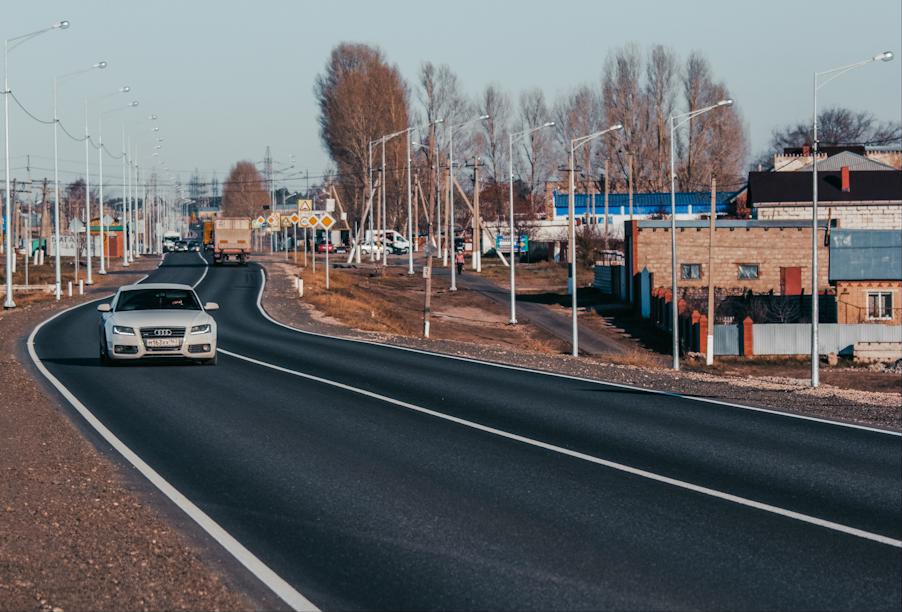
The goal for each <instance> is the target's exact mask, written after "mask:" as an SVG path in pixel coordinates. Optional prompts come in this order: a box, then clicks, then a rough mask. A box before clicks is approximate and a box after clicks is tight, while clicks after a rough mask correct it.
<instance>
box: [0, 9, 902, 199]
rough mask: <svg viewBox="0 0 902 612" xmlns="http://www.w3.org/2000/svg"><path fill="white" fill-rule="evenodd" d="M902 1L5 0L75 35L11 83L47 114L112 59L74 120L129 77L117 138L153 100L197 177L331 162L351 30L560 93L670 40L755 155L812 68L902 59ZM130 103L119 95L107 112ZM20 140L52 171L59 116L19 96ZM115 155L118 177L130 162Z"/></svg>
mask: <svg viewBox="0 0 902 612" xmlns="http://www.w3.org/2000/svg"><path fill="white" fill-rule="evenodd" d="M900 4H902V3H900V2H899V0H857V1H856V2H854V3H850V2H848V1H844V0H819V1H816V0H808V1H804V2H787V1H785V0H782V1H777V0H763V1H758V2H731V1H728V2H724V1H723V0H697V1H686V2H681V3H677V2H671V1H669V0H633V1H631V2H628V3H624V2H616V3H615V2H602V1H573V2H562V3H548V2H538V1H536V0H520V1H519V2H517V3H502V2H487V1H485V0H482V1H472V0H456V1H455V2H441V3H439V2H431V1H427V0H420V1H413V0H411V1H405V2H402V1H397V2H392V1H388V2H380V3H377V2H362V1H347V2H288V1H279V2H276V1H271V0H258V1H256V2H251V3H241V4H240V5H239V4H238V3H233V2H228V1H226V2H214V1H210V0H203V1H200V0H190V1H183V2H172V1H169V0H156V1H155V2H136V1H115V2H114V1H106V0H105V1H101V0H94V1H91V0H83V1H81V2H77V3H76V2H71V1H63V0H42V1H39V2H16V3H15V4H12V3H7V5H6V6H4V19H3V20H2V22H0V35H2V37H4V38H6V37H11V36H17V35H19V34H23V33H26V32H29V31H31V30H34V29H38V28H41V27H43V26H45V25H49V24H51V23H52V22H54V21H55V20H57V19H62V18H65V19H68V20H70V21H71V23H72V26H71V28H70V29H69V30H67V31H63V32H51V33H48V34H45V35H43V36H42V37H40V38H38V39H35V40H33V41H30V42H28V43H26V44H25V45H23V46H22V47H20V48H18V49H16V50H15V51H14V52H13V53H12V54H11V55H10V86H11V89H12V90H13V91H14V92H16V94H17V95H18V97H19V98H20V99H21V100H22V101H23V102H24V103H25V104H26V105H27V106H28V107H29V108H30V109H31V110H32V111H34V112H36V113H37V114H39V115H41V116H42V117H48V118H49V117H50V115H51V107H50V104H51V102H50V93H51V81H52V78H53V76H54V75H56V74H61V73H64V72H69V71H72V70H76V69H78V68H81V67H84V66H88V65H90V64H91V63H93V62H95V61H97V60H98V59H106V60H107V61H109V63H110V66H109V68H108V69H107V70H105V71H97V72H96V73H91V74H89V75H86V76H83V77H78V78H76V79H73V80H72V81H71V82H68V83H66V85H65V87H64V88H63V89H61V92H60V93H61V95H60V100H61V105H60V117H61V119H62V121H63V123H64V124H66V125H67V126H69V127H70V129H78V130H81V129H83V128H82V124H83V114H82V106H81V104H82V99H83V98H84V96H85V95H90V96H95V95H101V94H105V93H108V92H111V91H114V90H115V89H116V88H117V87H119V86H120V85H122V84H128V85H130V86H131V87H132V90H133V91H132V93H131V94H129V96H128V99H131V98H132V97H134V98H137V99H138V100H140V103H141V105H140V107H139V109H138V111H139V112H131V111H129V112H128V113H119V114H116V115H111V116H109V118H108V119H107V121H106V123H105V125H106V126H107V128H108V131H107V137H106V142H107V143H109V144H111V145H112V144H116V145H118V143H119V131H120V127H119V123H120V122H121V118H125V117H126V116H131V117H133V118H135V119H137V118H140V117H144V116H146V115H147V114H148V113H150V112H153V113H156V114H158V115H159V117H160V119H159V124H160V127H161V134H163V135H164V137H165V139H166V140H165V143H164V155H163V157H164V159H166V160H167V162H168V164H169V167H170V168H173V169H175V170H177V171H178V172H179V173H180V177H181V179H182V180H183V181H184V180H186V179H187V178H188V175H189V173H190V172H191V171H192V170H193V169H194V168H195V167H197V168H199V169H200V170H201V172H202V173H209V172H212V171H213V170H216V171H217V172H218V173H219V178H220V179H222V178H223V177H224V174H225V172H226V171H227V169H228V167H229V166H230V165H231V164H232V163H234V162H235V161H236V160H238V159H255V160H260V159H262V157H263V153H264V149H265V147H266V146H267V145H270V147H271V148H272V152H273V156H274V158H275V159H276V160H278V161H283V162H286V161H287V159H288V154H289V153H291V154H294V156H295V158H296V165H297V166H298V167H300V168H309V169H310V174H311V175H318V174H320V172H321V170H322V169H323V168H325V167H326V166H327V165H328V158H327V156H326V154H325V152H324V151H323V149H322V145H321V144H320V140H319V135H318V131H317V124H316V106H315V102H314V99H313V95H312V85H313V80H314V78H315V76H316V74H317V73H318V72H319V71H321V70H322V68H323V65H324V63H325V60H326V58H327V56H328V54H329V51H330V50H331V48H332V47H333V46H334V45H335V44H336V43H338V42H341V41H359V42H366V43H372V44H375V45H379V46H380V47H382V49H383V50H384V51H385V53H386V55H387V57H388V59H389V60H390V61H392V62H395V63H397V64H398V66H399V67H400V69H401V72H402V73H403V75H404V76H405V77H406V78H407V79H408V80H409V81H411V82H413V81H414V80H415V79H416V73H417V69H418V67H419V65H420V63H421V62H422V61H424V60H430V61H432V62H434V63H437V64H438V63H448V64H449V65H450V66H451V67H452V68H453V69H454V70H455V71H456V72H457V73H458V75H459V76H460V78H461V80H462V82H463V84H464V86H465V87H466V89H467V91H468V92H469V93H471V94H475V93H477V92H478V91H479V90H480V89H481V88H482V87H483V86H485V85H486V84H487V83H489V82H492V81H494V82H497V83H499V84H501V85H502V86H503V87H504V88H506V89H507V90H508V91H509V92H510V93H511V94H512V95H514V96H516V95H517V94H518V93H519V92H520V91H522V90H523V89H525V88H528V87H532V86H540V87H542V88H543V89H544V90H545V92H546V95H547V96H548V97H549V98H550V99H553V98H554V97H555V96H556V95H557V94H559V93H561V92H564V91H567V90H568V89H570V88H572V87H573V86H575V85H578V84H580V83H590V84H593V85H595V86H597V85H598V82H599V77H600V74H601V68H602V64H603V61H604V58H605V55H606V53H607V51H608V50H609V49H611V48H613V47H617V46H620V45H622V44H623V43H626V42H630V41H635V42H637V43H639V44H640V45H642V46H643V47H647V46H649V45H651V44H655V43H662V44H664V45H668V46H670V47H672V48H673V49H674V50H675V51H677V53H679V54H680V55H681V56H682V57H685V55H687V54H688V52H689V51H691V50H693V49H698V50H701V51H703V52H704V53H705V54H706V55H707V56H708V58H709V59H710V61H711V63H712V65H713V68H714V72H715V75H716V76H717V77H718V78H720V79H722V80H724V81H725V82H726V83H727V85H728V87H729V88H730V90H731V92H732V94H733V97H734V98H735V99H736V103H737V105H738V106H739V108H740V110H741V113H742V116H743V118H744V120H745V122H746V125H747V127H748V130H749V134H750V137H751V146H752V154H753V155H754V154H757V152H758V151H759V150H760V149H761V148H762V147H763V146H764V145H765V144H766V143H767V141H768V139H769V135H770V132H771V130H772V129H773V127H774V126H776V125H782V124H784V123H787V122H791V121H798V120H803V119H807V118H808V117H809V116H810V113H811V73H812V72H813V71H814V70H822V69H825V68H830V67H834V66H837V65H841V64H845V63H848V62H853V61H857V60H859V59H863V58H866V57H869V56H871V55H873V54H874V53H877V52H879V51H883V50H885V49H891V50H893V51H895V52H896V54H897V56H898V54H899V53H900V51H902V8H900ZM238 6H241V7H242V8H240V9H239V8H237V7H238ZM812 35H813V38H812ZM900 76H902V61H899V59H898V57H897V59H896V60H895V61H893V62H892V63H890V64H878V65H869V66H867V67H865V68H863V69H861V70H858V71H856V72H854V73H850V74H848V75H846V76H844V77H842V79H840V80H837V81H836V82H835V83H832V84H830V85H829V86H828V87H827V88H825V89H824V90H823V91H822V95H821V98H820V100H821V105H822V106H827V105H832V104H842V105H847V106H850V107H852V108H855V109H863V110H869V111H871V112H873V113H874V114H876V115H877V116H878V117H879V118H881V119H893V120H899V118H900V112H902V111H900V109H902V78H900ZM113 100H116V99H113ZM121 101H122V102H125V101H126V98H125V97H124V96H123V97H122V99H121ZM118 103H119V100H116V101H115V102H113V101H111V100H108V101H107V102H106V104H107V106H108V107H110V106H114V105H115V104H118ZM95 126H96V112H91V129H92V131H94V130H95V129H96V128H95ZM131 131H132V133H134V134H140V135H141V136H140V138H142V139H144V140H145V143H146V144H145V152H147V151H149V149H150V146H151V143H150V139H149V136H148V137H145V136H144V134H149V132H148V131H147V128H146V126H140V125H136V126H134V127H132V128H131ZM11 136H12V152H11V155H12V158H13V167H14V168H18V167H21V166H23V165H24V158H23V157H22V156H24V154H25V153H31V154H32V155H33V156H34V158H33V162H32V163H33V165H34V166H36V167H37V168H50V167H51V166H50V161H49V159H48V156H50V155H52V140H51V135H50V130H49V128H48V127H46V126H40V125H37V124H35V123H33V122H31V121H30V120H28V119H26V118H25V117H24V115H23V114H22V113H21V112H18V110H17V109H15V108H14V110H13V112H12V127H11ZM117 148H118V146H117ZM83 155H84V153H83V145H81V146H80V145H78V144H76V143H74V142H72V141H69V140H68V139H65V138H64V139H62V140H61V158H63V159H64V160H67V161H66V162H64V165H63V168H64V174H63V175H62V176H61V179H64V180H71V179H72V178H74V177H75V175H76V174H77V173H82V174H83V172H84V161H83V159H84V158H83ZM146 160H147V161H148V162H149V161H150V158H149V157H147V158H146ZM92 164H93V165H95V166H96V161H95V160H94V159H92ZM113 167H114V166H113V165H112V164H111V167H110V170H108V172H115V171H117V170H118V169H117V170H113ZM92 172H96V168H94V169H92ZM14 174H19V175H21V174H24V173H21V172H14ZM33 174H34V175H36V176H43V175H44V174H48V172H47V171H45V170H42V169H39V170H35V171H34V172H33Z"/></svg>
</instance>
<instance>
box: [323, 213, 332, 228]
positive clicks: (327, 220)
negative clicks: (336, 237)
mask: <svg viewBox="0 0 902 612" xmlns="http://www.w3.org/2000/svg"><path fill="white" fill-rule="evenodd" d="M319 224H320V226H321V227H323V228H324V229H329V228H330V227H332V226H333V225H335V217H333V216H332V215H330V214H329V213H326V214H324V215H323V216H321V217H320V218H319Z"/></svg>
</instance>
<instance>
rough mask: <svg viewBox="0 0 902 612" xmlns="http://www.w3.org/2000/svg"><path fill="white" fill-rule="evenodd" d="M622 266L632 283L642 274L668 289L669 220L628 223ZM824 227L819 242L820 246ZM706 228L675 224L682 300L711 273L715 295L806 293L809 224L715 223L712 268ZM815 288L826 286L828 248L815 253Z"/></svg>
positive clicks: (808, 286) (701, 286)
mask: <svg viewBox="0 0 902 612" xmlns="http://www.w3.org/2000/svg"><path fill="white" fill-rule="evenodd" d="M625 230H626V235H625V244H624V250H625V255H626V257H625V265H626V270H627V273H628V274H629V273H630V272H631V273H632V276H633V278H635V277H636V275H638V274H640V273H641V272H642V271H643V270H647V272H648V273H650V274H652V275H653V278H652V281H651V283H652V286H654V287H665V288H666V287H669V286H670V274H671V258H670V221H669V220H646V221H632V222H628V223H627V224H626V226H625ZM826 231H827V223H826V222H821V224H820V229H819V233H820V234H821V237H820V238H819V239H818V240H819V242H820V244H825V234H826ZM709 232H710V230H709V224H708V221H707V220H703V221H677V263H678V264H679V267H678V270H677V274H678V285H679V287H680V288H681V289H682V291H681V296H685V295H694V294H700V293H701V292H703V291H705V290H706V289H707V286H708V282H709V277H710V276H711V274H712V273H713V275H714V286H715V287H717V289H718V292H719V293H735V294H738V293H742V292H745V291H748V290H751V291H753V292H754V293H769V292H773V293H774V294H776V295H800V294H803V293H804V294H810V293H811V223H810V222H806V221H761V220H757V219H752V220H733V219H727V220H720V221H717V223H716V225H715V235H714V269H713V271H712V270H711V269H709V265H708V248H709V244H710V240H709V235H710V234H709ZM818 253H819V257H818V286H819V291H820V292H823V291H824V290H826V289H827V288H828V287H829V281H828V259H829V255H828V249H827V248H826V247H824V248H822V249H820V250H819V252H818Z"/></svg>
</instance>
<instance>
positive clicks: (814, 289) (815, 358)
mask: <svg viewBox="0 0 902 612" xmlns="http://www.w3.org/2000/svg"><path fill="white" fill-rule="evenodd" d="M893 57H894V55H893V52H892V51H884V52H883V53H878V54H877V55H875V56H874V57H871V58H868V59H866V60H862V61H860V62H855V63H854V64H847V65H845V66H839V67H838V68H831V69H829V70H824V71H822V72H815V73H814V79H813V88H812V119H811V122H812V132H813V134H812V136H813V138H812V140H813V142H812V147H811V386H812V387H817V386H818V385H819V384H820V350H819V346H818V326H819V325H820V320H819V319H820V314H819V313H818V307H819V305H818V291H819V287H818V282H817V280H818V279H817V277H818V261H817V242H818V235H817V222H818V211H817V195H818V194H817V150H818V140H817V92H818V90H819V89H820V88H821V87H823V86H824V85H826V84H827V83H829V82H830V81H832V80H834V79H836V78H838V77H840V76H842V75H843V74H845V73H847V72H849V71H850V70H854V69H856V68H860V67H862V66H865V65H867V64H870V63H872V62H878V61H879V62H889V61H891V60H892V59H893ZM820 77H827V78H825V79H824V80H823V82H818V81H819V79H820Z"/></svg>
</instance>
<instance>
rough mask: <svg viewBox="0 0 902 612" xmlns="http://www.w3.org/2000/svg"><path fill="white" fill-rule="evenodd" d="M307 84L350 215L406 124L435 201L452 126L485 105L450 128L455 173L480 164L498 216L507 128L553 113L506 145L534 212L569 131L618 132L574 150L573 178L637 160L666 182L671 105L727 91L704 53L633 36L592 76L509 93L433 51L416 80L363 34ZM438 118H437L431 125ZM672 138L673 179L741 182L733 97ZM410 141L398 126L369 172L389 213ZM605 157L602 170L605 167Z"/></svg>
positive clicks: (643, 172) (640, 176)
mask: <svg viewBox="0 0 902 612" xmlns="http://www.w3.org/2000/svg"><path fill="white" fill-rule="evenodd" d="M313 89H314V95H315V96H316V100H317V103H318V106H319V118H318V120H319V127H320V137H321V139H322V142H323V145H324V147H325V149H326V150H327V152H328V153H329V155H330V157H331V159H332V161H333V163H334V164H335V175H334V181H335V183H336V186H337V188H338V189H339V191H340V193H341V194H342V199H343V200H344V201H345V202H346V206H347V207H348V208H349V209H350V212H351V216H352V217H355V218H356V216H357V215H359V214H360V213H361V212H362V211H363V208H364V206H365V198H366V197H367V193H368V192H367V187H368V185H369V184H370V183H369V181H370V176H369V175H368V170H369V169H370V168H371V166H376V167H377V170H378V169H380V168H381V164H382V159H381V156H382V146H381V143H377V144H376V149H375V150H374V152H373V158H374V159H373V160H372V161H373V163H372V164H371V163H370V153H371V151H370V144H371V142H372V141H374V140H377V139H379V138H380V137H382V136H383V135H387V134H393V133H396V132H400V131H403V130H406V129H407V128H409V127H411V126H424V127H423V128H422V129H419V130H416V131H414V132H413V133H412V135H411V136H412V139H413V141H414V143H413V145H412V147H413V148H412V159H413V165H414V172H415V173H416V175H417V179H418V180H419V182H420V184H421V185H422V187H423V193H424V194H427V197H429V199H430V202H432V200H433V199H434V198H435V197H437V196H438V194H437V193H436V191H437V189H439V188H440V187H441V189H442V190H443V191H444V190H445V189H446V187H445V186H444V184H443V183H442V172H443V168H446V167H447V163H448V150H447V140H448V128H449V126H456V125H459V124H462V123H465V122H468V121H470V120H472V119H474V118H477V117H479V116H480V115H484V114H485V115H488V116H489V117H488V118H487V119H485V120H483V121H475V122H473V123H472V124H471V125H470V126H469V127H467V128H462V129H461V130H460V131H457V132H455V135H454V156H455V167H454V169H453V174H454V176H455V177H456V178H457V180H458V181H460V182H461V183H462V184H465V185H466V188H467V189H471V188H472V180H471V179H470V180H467V179H466V177H468V176H470V172H469V171H467V170H465V167H464V163H465V162H469V163H470V164H471V165H472V164H473V163H479V164H480V165H481V172H482V174H481V177H484V181H485V182H484V184H483V185H482V186H481V193H483V194H484V195H483V206H484V208H483V210H484V215H485V216H486V218H492V217H493V216H494V217H498V218H500V217H501V216H502V215H503V213H504V211H505V210H506V209H507V204H506V203H507V197H508V194H507V190H506V189H507V188H506V185H507V181H508V174H509V170H508V168H509V163H510V161H511V160H510V159H509V157H510V152H509V150H508V135H509V134H510V133H511V132H515V133H516V132H519V131H523V130H528V129H530V128H532V127H535V126H538V125H542V124H544V123H546V122H550V121H553V122H554V124H555V125H554V127H553V128H549V129H545V130H539V131H537V132H534V133H533V134H532V135H531V136H529V137H525V138H522V139H519V140H518V141H517V143H516V146H515V148H514V150H513V160H512V161H513V168H514V177H515V179H516V187H515V190H516V194H515V195H516V196H517V201H518V207H519V208H518V212H519V213H520V214H523V215H535V214H538V213H539V210H538V208H539V206H540V204H541V202H542V201H543V192H544V189H545V185H546V183H547V182H548V181H550V180H553V179H556V178H558V177H562V178H563V177H565V174H562V173H560V172H559V167H560V166H562V165H564V164H566V163H567V160H568V155H569V145H570V139H571V138H575V137H579V136H584V135H587V134H590V133H592V132H595V131H598V130H601V129H604V128H606V127H608V126H610V125H613V124H617V123H620V124H622V125H623V126H624V129H623V130H622V131H621V132H619V133H617V134H616V135H612V136H608V137H605V138H604V139H602V140H599V141H595V142H592V143H590V144H589V145H586V146H585V147H583V149H581V150H580V153H579V159H578V160H577V164H578V167H579V168H578V170H579V173H578V174H577V184H578V189H579V190H580V191H583V190H589V189H598V188H600V186H601V184H602V183H603V181H608V183H609V186H610V187H611V189H612V191H617V190H625V189H626V185H627V180H628V175H629V173H630V168H632V178H633V185H634V188H635V189H636V190H637V191H668V190H669V189H670V146H671V142H670V126H669V117H670V115H671V114H672V113H675V112H682V111H685V110H688V109H697V108H700V107H703V106H706V105H708V104H714V103H716V102H717V101H719V100H721V99H724V98H728V97H730V96H729V91H728V88H727V86H726V84H724V83H723V82H722V81H719V80H718V79H717V78H716V77H715V75H714V74H713V70H712V68H711V66H710V63H709V62H708V61H707V59H705V57H704V56H703V55H701V54H700V53H692V54H690V55H689V56H688V57H687V58H686V59H685V60H681V59H680V58H679V57H678V56H677V54H676V53H675V52H674V51H673V50H671V49H669V48H667V47H664V46H661V45H657V46H653V47H651V48H650V49H647V50H643V49H642V48H640V47H639V46H638V45H636V44H629V45H626V46H623V47H620V48H617V49H614V50H612V51H611V52H610V53H609V54H608V56H607V58H606V60H605V61H604V63H603V65H602V68H601V73H600V76H599V78H598V80H597V81H595V82H593V83H585V84H581V85H577V86H575V87H573V88H572V89H571V90H569V91H566V92H564V93H562V94H561V95H559V96H557V97H556V98H555V99H553V100H548V99H546V96H545V93H544V92H543V90H542V89H541V88H538V87H535V88H529V89H526V90H524V91H521V92H519V93H518V94H517V95H514V94H513V93H512V92H509V91H507V90H506V89H505V88H504V87H502V86H501V85H500V84H498V83H490V84H488V85H486V86H485V87H484V88H483V89H482V90H481V91H480V92H479V93H478V95H476V96H475V97H469V96H467V95H466V93H465V90H464V87H463V84H462V81H461V79H460V77H459V76H458V75H457V73H455V72H454V70H453V69H452V68H451V67H450V66H448V65H446V64H440V65H436V64H433V63H432V62H429V61H425V62H423V63H422V64H421V66H420V69H419V71H418V73H417V75H416V79H415V81H414V82H412V83H411V82H408V81H407V80H406V79H405V78H404V76H403V75H402V74H401V72H400V70H399V69H398V67H397V65H395V64H392V63H390V62H389V60H388V59H387V58H386V57H385V54H384V53H383V52H382V50H380V49H379V48H377V47H373V46H370V45H364V44H359V43H342V44H339V45H337V46H336V47H335V48H334V49H333V50H332V52H331V54H330V56H329V58H328V60H327V61H326V65H325V67H324V69H323V71H322V72H321V73H320V74H319V75H318V77H317V79H316V82H315V84H314V88H313ZM438 120H442V123H441V124H438V125H436V124H435V122H436V121H438ZM673 144H674V149H675V152H676V159H677V188H678V189H680V190H693V191H694V190H703V189H705V188H706V187H707V185H708V184H709V182H710V178H711V176H712V175H716V176H717V177H718V180H719V182H720V183H721V184H736V185H738V184H739V183H740V182H742V174H743V171H744V164H745V162H746V159H747V157H748V145H747V136H746V129H745V126H744V124H743V122H742V119H741V115H740V111H739V108H738V107H737V106H732V107H724V108H722V109H718V111H717V112H713V113H709V114H707V115H703V116H702V117H699V118H697V119H695V120H693V121H692V123H691V124H690V125H689V126H688V128H683V129H682V130H680V131H679V132H678V133H677V137H676V139H675V142H674V143H673ZM406 146H407V145H406V142H405V135H401V136H398V137H396V138H393V139H392V140H390V141H388V142H387V143H386V144H385V158H386V168H387V171H386V176H385V177H381V176H377V177H376V179H375V180H377V181H380V183H384V185H385V188H386V199H387V201H388V217H389V221H390V223H392V224H393V225H398V224H400V222H401V221H402V220H403V219H404V218H405V215H406V201H407V200H406V198H407V190H406V189H407V188H406V180H407V179H406ZM605 160H607V162H608V174H607V175H606V176H602V168H603V166H604V161H605ZM458 163H460V165H458ZM430 206H431V204H430Z"/></svg>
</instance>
